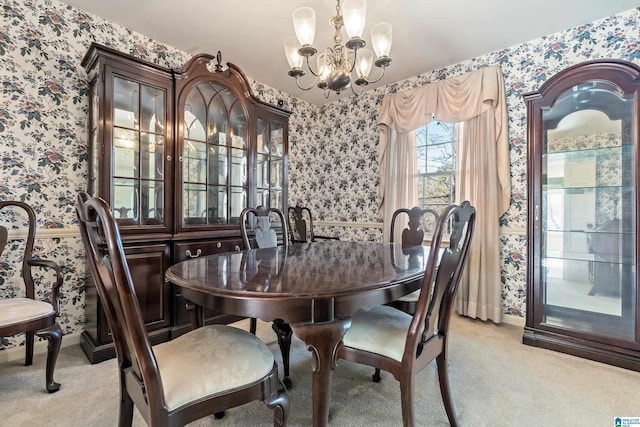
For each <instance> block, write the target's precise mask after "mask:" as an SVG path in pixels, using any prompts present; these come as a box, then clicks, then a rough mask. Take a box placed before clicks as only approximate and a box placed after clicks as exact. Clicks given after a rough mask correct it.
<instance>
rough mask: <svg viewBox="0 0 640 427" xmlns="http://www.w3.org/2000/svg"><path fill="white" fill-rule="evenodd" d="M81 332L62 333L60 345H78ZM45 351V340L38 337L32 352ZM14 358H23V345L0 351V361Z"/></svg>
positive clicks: (44, 352) (39, 352) (4, 361)
mask: <svg viewBox="0 0 640 427" xmlns="http://www.w3.org/2000/svg"><path fill="white" fill-rule="evenodd" d="M80 334H81V332H77V333H73V334H69V335H64V336H63V337H62V343H60V347H61V348H62V347H70V346H73V345H80ZM46 353H47V340H45V339H38V337H36V342H35V344H34V346H33V354H34V355H35V354H46ZM16 360H24V345H21V346H19V347H11V348H10V349H8V350H3V351H0V363H7V362H14V361H16Z"/></svg>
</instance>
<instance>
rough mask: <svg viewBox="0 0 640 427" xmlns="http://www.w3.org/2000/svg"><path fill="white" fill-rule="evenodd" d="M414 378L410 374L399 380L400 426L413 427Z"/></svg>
mask: <svg viewBox="0 0 640 427" xmlns="http://www.w3.org/2000/svg"><path fill="white" fill-rule="evenodd" d="M413 384H414V377H413V375H412V374H409V375H406V376H402V377H401V378H400V400H401V403H402V425H403V426H404V427H413V426H414V425H415V424H414V422H413V419H414V414H413V389H414V386H413Z"/></svg>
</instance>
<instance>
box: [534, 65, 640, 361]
mask: <svg viewBox="0 0 640 427" xmlns="http://www.w3.org/2000/svg"><path fill="white" fill-rule="evenodd" d="M525 100H526V102H527V114H528V138H529V143H528V145H529V148H528V150H529V151H528V156H529V159H528V179H529V193H528V195H529V225H528V236H529V239H528V267H527V269H528V270H527V318H526V326H525V331H524V337H523V342H524V343H525V344H529V345H534V346H538V347H544V348H548V349H552V350H557V351H561V352H565V353H568V354H572V355H576V356H579V357H584V358H588V359H592V360H596V361H600V362H604V363H608V364H612V365H616V366H620V367H624V368H628V369H633V370H636V371H640V296H639V295H640V292H639V289H638V283H639V282H638V278H639V276H638V256H639V254H638V243H640V236H639V235H638V212H639V211H638V188H639V187H638V184H639V181H638V161H639V160H638V159H639V158H640V157H639V155H638V147H639V142H640V126H639V125H640V67H639V66H638V65H635V64H632V63H630V62H625V61H620V60H598V61H590V62H585V63H582V64H578V65H575V66H573V67H570V68H567V69H566V70H564V71H561V72H560V73H558V74H556V75H555V76H553V77H551V78H550V79H549V80H548V81H547V82H546V83H544V84H543V85H542V86H541V87H540V90H539V92H536V93H530V94H527V95H525Z"/></svg>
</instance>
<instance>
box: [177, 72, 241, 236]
mask: <svg viewBox="0 0 640 427" xmlns="http://www.w3.org/2000/svg"><path fill="white" fill-rule="evenodd" d="M247 132H248V127H247V116H246V114H245V111H244V109H243V107H242V104H241V103H240V102H239V100H238V98H237V97H236V96H235V95H234V94H233V93H232V92H231V91H229V89H227V88H226V87H224V86H222V85H219V84H217V83H212V82H201V83H199V84H197V85H196V86H194V88H193V89H192V90H191V92H190V93H189V95H188V96H187V99H186V102H185V109H184V147H183V153H182V168H183V186H184V188H183V192H182V194H183V202H182V203H183V204H182V206H183V216H182V218H183V219H182V221H183V226H185V227H188V226H194V225H212V224H236V223H238V220H239V218H240V212H242V209H244V208H245V207H246V205H247V188H248V184H247V150H248V134H247Z"/></svg>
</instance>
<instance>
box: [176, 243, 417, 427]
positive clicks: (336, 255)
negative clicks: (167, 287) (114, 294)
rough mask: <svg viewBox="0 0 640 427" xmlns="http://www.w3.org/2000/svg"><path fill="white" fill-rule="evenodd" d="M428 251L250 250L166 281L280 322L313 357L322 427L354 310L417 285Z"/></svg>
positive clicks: (194, 297)
mask: <svg viewBox="0 0 640 427" xmlns="http://www.w3.org/2000/svg"><path fill="white" fill-rule="evenodd" d="M428 249H429V248H428V247H426V246H416V247H411V248H403V247H402V246H401V245H400V244H397V243H396V244H394V243H376V242H343V241H328V242H314V243H301V244H292V245H289V247H288V250H287V249H285V248H284V247H282V246H279V247H275V248H263V249H250V250H244V251H240V252H229V253H222V254H218V255H210V256H205V257H200V258H194V259H189V260H186V261H182V262H179V263H177V264H175V265H173V266H171V267H170V268H169V269H168V270H167V272H166V280H167V281H169V282H171V283H173V284H175V285H177V286H179V287H180V288H181V293H182V295H183V296H184V297H185V298H186V299H188V300H190V301H192V302H194V303H196V304H198V305H200V306H201V307H205V308H208V309H211V310H214V311H216V312H223V313H228V314H234V315H239V316H245V317H256V318H260V319H262V320H264V321H272V320H274V319H282V320H284V321H285V322H287V323H289V324H290V325H291V327H292V329H293V331H294V333H295V334H296V336H297V337H298V338H300V339H301V340H302V341H303V342H304V343H305V344H306V346H307V349H308V350H309V351H310V352H311V354H312V357H311V368H312V384H313V389H312V400H313V425H314V426H326V425H327V423H328V418H329V407H330V397H331V379H332V373H333V370H334V369H335V367H336V349H337V347H338V345H339V344H340V342H341V341H342V338H343V337H344V334H345V333H346V331H347V330H348V328H349V326H350V323H351V320H350V318H351V316H352V315H353V314H354V313H355V312H356V311H357V310H359V309H369V308H371V307H374V306H376V305H381V304H385V303H387V302H390V301H393V300H396V299H398V298H399V297H401V296H404V295H407V294H409V293H411V292H413V291H415V290H417V289H418V288H419V286H420V282H421V280H420V279H421V278H422V276H423V275H424V269H425V265H426V261H427V257H428V253H429V252H428Z"/></svg>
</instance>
